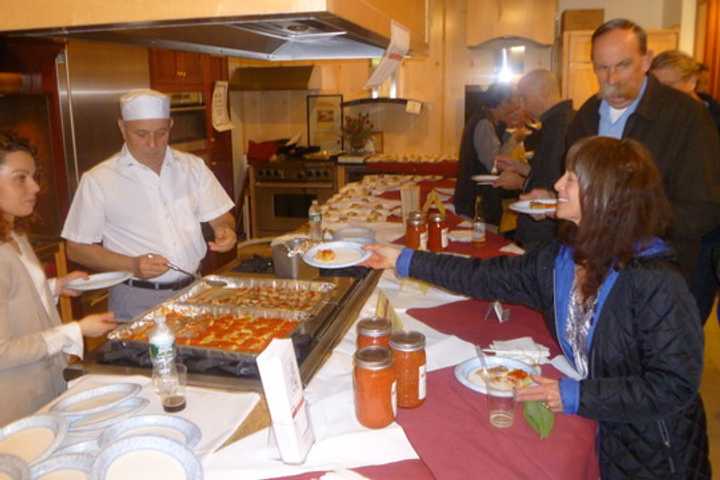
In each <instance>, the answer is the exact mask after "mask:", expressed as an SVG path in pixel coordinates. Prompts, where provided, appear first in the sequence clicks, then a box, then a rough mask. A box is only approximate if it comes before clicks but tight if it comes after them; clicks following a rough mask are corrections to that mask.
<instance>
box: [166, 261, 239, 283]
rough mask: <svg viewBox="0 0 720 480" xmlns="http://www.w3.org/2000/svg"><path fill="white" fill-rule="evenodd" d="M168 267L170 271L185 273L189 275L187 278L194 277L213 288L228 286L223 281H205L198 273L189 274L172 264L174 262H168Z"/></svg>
mask: <svg viewBox="0 0 720 480" xmlns="http://www.w3.org/2000/svg"><path fill="white" fill-rule="evenodd" d="M166 265H167V267H168V268H169V269H170V270H175V271H176V272H180V273H184V274H185V275H187V276H189V277H192V278H194V279H195V280H202V281H203V282H205V283H207V284H208V285H210V286H211V287H224V286H226V285H227V283H225V282H223V281H222V280H208V279H204V278H203V277H201V276H200V275H199V274H197V273H190V272H188V271H187V270H184V269H182V268H180V267H178V266H177V265H175V264H174V263H172V262H168V263H167V264H166Z"/></svg>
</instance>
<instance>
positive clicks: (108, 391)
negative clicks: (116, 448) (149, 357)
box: [50, 382, 142, 417]
mask: <svg viewBox="0 0 720 480" xmlns="http://www.w3.org/2000/svg"><path fill="white" fill-rule="evenodd" d="M141 389H142V387H141V386H140V385H139V384H137V383H132V382H124V383H112V384H109V385H103V386H101V387H96V388H90V389H88V390H82V391H80V392H75V393H69V394H65V395H63V396H62V397H60V399H59V400H58V401H57V402H55V404H54V405H53V406H52V407H50V411H51V412H55V413H59V414H61V415H67V416H70V417H79V416H85V415H90V414H93V413H97V412H102V411H103V410H107V409H108V408H112V407H113V406H114V405H117V404H118V403H120V402H122V401H124V400H125V399H127V398H129V397H132V396H134V395H137V394H138V393H139V392H140V390H141Z"/></svg>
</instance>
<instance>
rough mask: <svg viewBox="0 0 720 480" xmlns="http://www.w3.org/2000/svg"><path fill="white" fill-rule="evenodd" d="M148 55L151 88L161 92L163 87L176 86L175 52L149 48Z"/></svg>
mask: <svg viewBox="0 0 720 480" xmlns="http://www.w3.org/2000/svg"><path fill="white" fill-rule="evenodd" d="M149 53H150V55H149V59H150V83H151V85H152V87H153V88H156V89H158V90H162V89H163V88H162V87H163V86H166V85H174V84H176V83H177V82H178V68H177V58H176V53H177V52H175V51H174V50H165V49H163V48H151V49H150V52H149Z"/></svg>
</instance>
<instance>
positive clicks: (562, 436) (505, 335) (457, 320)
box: [292, 181, 599, 480]
mask: <svg viewBox="0 0 720 480" xmlns="http://www.w3.org/2000/svg"><path fill="white" fill-rule="evenodd" d="M420 185H421V197H422V201H423V202H424V200H425V197H426V195H427V193H428V192H429V191H430V190H431V189H432V188H433V187H435V186H443V187H447V186H452V182H451V183H448V182H447V181H442V182H436V183H434V184H429V183H427V182H423V183H421V184H420ZM383 197H385V198H398V199H399V198H400V194H399V192H389V193H386V194H384V195H383ZM460 220H461V219H459V217H457V216H455V215H453V214H449V215H448V222H449V223H450V225H451V226H454V225H457V223H459V221H460ZM507 243H508V241H507V240H505V239H504V238H503V237H501V236H499V235H495V234H492V233H488V235H487V241H486V242H485V243H484V244H483V246H482V247H481V248H479V249H478V248H474V247H473V246H472V245H471V244H470V243H459V242H450V245H449V247H448V251H450V252H454V253H464V254H468V255H473V256H476V257H480V258H489V257H493V256H497V255H501V254H502V253H501V252H499V249H500V248H501V247H502V246H504V245H506V244H507ZM488 308H489V303H488V302H483V301H479V300H466V301H462V302H455V303H451V304H447V305H442V306H440V307H435V308H422V309H421V308H417V309H411V310H408V314H410V315H412V316H413V317H415V318H417V319H418V320H420V321H422V322H424V323H426V324H427V325H429V326H430V327H432V328H434V329H436V330H438V331H440V332H443V333H448V334H453V335H456V336H458V337H460V338H462V339H463V340H467V341H469V342H472V343H476V344H481V345H488V344H489V343H490V342H491V341H492V340H506V339H511V338H517V337H522V336H531V337H533V338H534V339H535V340H536V341H537V342H539V343H542V344H543V345H546V346H548V347H549V348H550V351H551V355H552V356H555V355H557V354H559V353H560V349H559V347H558V346H557V344H556V343H555V341H554V339H553V338H552V336H551V335H550V332H548V330H547V328H546V326H545V323H544V322H543V320H542V317H541V316H540V314H538V313H537V312H534V311H532V310H529V309H527V308H524V307H522V306H517V305H513V306H510V307H509V308H510V320H509V321H508V322H506V323H503V324H500V323H498V322H497V320H495V319H488V320H484V318H485V313H486V312H487V309H488ZM542 373H543V375H545V376H549V377H553V378H558V377H559V376H560V374H559V372H558V371H557V370H555V369H554V368H553V367H551V366H549V365H545V366H543V367H542ZM427 382H428V385H427V392H428V396H427V398H426V400H425V403H424V404H423V405H421V406H420V407H418V408H416V409H411V410H406V409H400V410H399V411H398V417H397V422H398V423H399V424H400V425H401V426H402V428H403V430H404V431H405V433H406V434H407V436H408V439H409V440H410V443H412V445H413V447H414V448H415V450H416V451H417V453H418V455H419V456H420V459H421V460H422V461H417V460H414V461H413V460H411V461H405V462H396V463H391V464H387V465H377V466H373V467H363V468H357V469H355V471H357V472H359V473H362V474H363V475H365V476H368V477H369V478H377V479H394V478H402V479H416V478H417V479H423V478H433V476H434V478H438V479H442V480H446V479H449V480H453V479H458V480H468V479H479V478H488V479H498V480H505V479H532V480H541V479H548V480H550V479H552V480H565V479H566V480H584V479H588V480H591V479H592V480H595V479H597V478H599V469H598V463H597V456H596V453H595V430H596V424H595V422H593V421H590V420H586V419H584V418H581V417H576V416H566V415H556V416H555V428H554V430H553V432H552V434H551V435H550V437H549V438H547V439H545V440H540V438H539V437H538V435H537V434H536V433H535V432H534V431H533V430H532V429H530V427H529V426H528V425H527V423H526V422H525V420H524V418H523V417H522V408H521V406H517V410H516V412H515V422H514V424H513V426H512V427H510V428H508V429H497V428H494V427H492V426H491V425H490V423H489V420H488V411H487V407H486V405H485V396H484V395H482V394H479V393H477V392H475V391H473V390H470V389H468V388H466V387H464V386H463V385H462V384H460V382H458V381H457V380H456V379H455V374H454V368H453V367H451V368H445V369H442V370H438V371H435V372H431V373H429V374H428V376H427ZM317 476H320V474H318V473H315V474H306V475H302V476H298V477H292V478H293V479H310V478H315V477H317Z"/></svg>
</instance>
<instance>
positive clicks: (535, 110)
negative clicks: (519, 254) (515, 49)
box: [493, 69, 575, 249]
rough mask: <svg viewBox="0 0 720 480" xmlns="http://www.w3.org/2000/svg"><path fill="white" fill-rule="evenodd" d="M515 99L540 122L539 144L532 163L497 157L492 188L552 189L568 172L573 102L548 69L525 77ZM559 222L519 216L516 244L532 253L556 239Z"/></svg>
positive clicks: (519, 84) (536, 71)
mask: <svg viewBox="0 0 720 480" xmlns="http://www.w3.org/2000/svg"><path fill="white" fill-rule="evenodd" d="M516 96H517V97H518V98H519V99H520V100H521V102H522V104H523V106H524V109H525V110H526V111H527V112H528V113H529V114H530V116H531V117H532V118H534V119H536V120H539V121H540V124H541V127H540V130H539V131H538V132H537V134H536V135H537V144H536V147H535V150H534V154H533V157H532V159H531V160H530V162H529V163H525V162H520V161H517V160H513V159H511V158H509V157H507V156H498V157H497V158H496V163H497V166H498V170H500V171H501V174H500V178H498V179H497V180H496V181H495V184H494V185H493V186H495V187H498V188H502V189H507V190H518V189H521V190H522V191H523V192H525V193H527V192H530V191H531V190H533V189H536V188H540V189H545V190H550V189H552V187H553V185H554V184H555V182H556V181H557V180H558V179H559V178H560V177H561V176H562V174H563V171H564V170H565V151H566V150H567V148H566V146H565V135H566V134H567V128H568V125H569V124H570V121H571V120H572V118H573V115H574V114H575V112H574V111H573V108H572V100H563V99H562V97H561V96H560V85H559V83H558V80H557V77H556V76H555V75H554V74H553V73H552V72H550V71H549V70H545V69H538V70H533V71H532V72H530V73H528V74H526V75H525V76H523V77H522V78H521V79H520V81H519V82H518V85H517V91H516ZM556 233H557V222H555V221H554V220H552V219H549V218H546V219H542V220H539V221H536V220H533V219H532V218H530V217H529V216H527V215H520V216H518V222H517V230H516V232H515V237H514V240H515V241H516V242H517V243H519V244H520V245H521V246H522V247H524V248H526V249H529V248H534V247H536V246H537V245H539V244H541V243H543V242H545V241H548V240H551V239H553V238H555V235H556Z"/></svg>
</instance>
